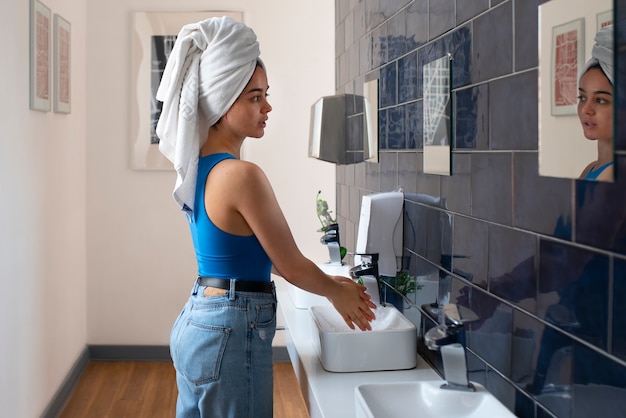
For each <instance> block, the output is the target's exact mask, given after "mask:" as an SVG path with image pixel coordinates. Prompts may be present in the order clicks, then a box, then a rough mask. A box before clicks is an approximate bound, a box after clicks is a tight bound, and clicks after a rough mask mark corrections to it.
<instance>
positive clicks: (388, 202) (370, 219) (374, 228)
mask: <svg viewBox="0 0 626 418" xmlns="http://www.w3.org/2000/svg"><path fill="white" fill-rule="evenodd" d="M403 208H404V193H403V192H401V191H395V192H381V193H373V194H369V195H365V196H363V199H362V202H361V215H360V218H359V229H358V232H357V241H356V251H355V253H356V255H355V257H354V263H355V265H359V264H361V263H362V256H361V255H359V254H368V255H371V254H378V273H379V275H380V276H387V277H395V276H396V273H397V272H398V271H399V270H400V268H401V261H402V245H403V242H402V237H403V225H404V224H403Z"/></svg>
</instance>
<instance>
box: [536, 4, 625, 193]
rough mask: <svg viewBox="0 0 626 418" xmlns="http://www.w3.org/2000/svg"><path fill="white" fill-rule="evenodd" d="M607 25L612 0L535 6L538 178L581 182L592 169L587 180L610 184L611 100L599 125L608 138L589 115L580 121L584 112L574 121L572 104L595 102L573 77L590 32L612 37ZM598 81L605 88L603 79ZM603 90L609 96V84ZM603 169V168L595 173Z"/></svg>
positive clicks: (584, 58) (586, 55)
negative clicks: (591, 179)
mask: <svg viewBox="0 0 626 418" xmlns="http://www.w3.org/2000/svg"><path fill="white" fill-rule="evenodd" d="M612 24H613V1H612V0H594V1H588V0H551V1H548V2H545V3H543V4H542V5H540V6H539V25H538V28H539V82H538V88H539V132H538V134H539V174H541V175H543V176H551V177H567V178H584V176H585V174H586V172H588V171H589V170H590V169H593V171H594V172H593V173H591V174H590V175H588V177H592V176H593V174H598V175H599V177H597V180H605V181H612V180H613V168H612V161H613V122H612V121H613V119H614V117H613V115H614V109H613V106H612V103H613V101H612V97H611V96H612V95H608V97H609V98H610V103H605V109H606V106H609V108H608V110H607V111H606V112H608V115H609V116H610V122H609V123H608V124H605V125H608V128H606V129H608V135H606V134H605V135H602V134H599V133H597V131H598V127H597V126H595V125H600V126H601V123H597V120H596V117H595V116H594V117H591V116H586V114H587V113H588V112H586V111H585V110H582V109H581V116H579V105H578V103H579V97H580V98H582V100H583V101H585V102H588V103H591V102H593V101H597V100H596V97H592V96H591V95H590V94H591V92H587V91H586V90H585V89H584V86H583V85H579V82H580V81H582V78H579V77H580V75H581V72H582V71H583V70H586V69H587V66H586V63H587V62H588V60H589V59H590V58H591V57H592V49H593V47H594V44H595V43H596V41H595V38H596V33H597V32H598V31H599V30H600V29H602V28H604V27H606V26H608V27H609V29H605V30H604V31H603V33H606V32H607V31H611V33H612ZM600 36H602V35H600ZM610 48H611V49H610V50H607V51H608V52H607V54H610V55H611V58H610V59H607V60H605V61H607V63H608V64H607V65H609V64H610V68H611V71H610V72H611V73H612V67H613V54H612V49H613V42H612V40H611V42H610ZM609 61H610V62H609ZM603 73H604V69H603V70H602V73H601V74H603ZM585 74H587V71H585ZM604 77H605V83H606V81H608V78H606V75H605V76H604ZM611 77H612V74H611ZM607 86H608V88H609V89H610V91H611V92H612V89H613V88H612V83H609V84H607ZM579 89H582V90H579ZM588 90H590V88H588ZM594 94H595V93H594ZM588 95H589V99H590V100H587V96H588ZM597 97H600V96H597ZM598 103H599V102H598ZM581 106H582V102H581ZM593 112H594V114H595V113H596V111H595V110H594V111H593ZM585 119H587V120H585ZM592 125H593V128H590V126H592ZM583 128H584V129H583ZM606 129H605V130H604V132H607V130H606ZM594 131H595V132H594ZM603 139H604V140H603ZM605 164H607V167H608V168H607V170H605V172H604V174H600V173H601V172H602V171H603V168H604V166H605Z"/></svg>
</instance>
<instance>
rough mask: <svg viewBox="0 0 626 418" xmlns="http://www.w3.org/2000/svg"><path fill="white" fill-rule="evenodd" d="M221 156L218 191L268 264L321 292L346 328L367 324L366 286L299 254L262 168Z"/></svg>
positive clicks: (366, 326) (371, 316)
mask: <svg viewBox="0 0 626 418" xmlns="http://www.w3.org/2000/svg"><path fill="white" fill-rule="evenodd" d="M227 162H228V164H224V166H223V167H221V168H223V170H222V169H220V170H219V175H220V180H219V183H221V184H222V185H226V184H227V185H228V187H225V188H224V189H223V191H222V196H223V195H226V199H224V200H225V202H224V203H226V204H227V205H228V206H230V207H231V208H232V210H233V211H235V212H237V213H238V214H239V215H240V216H241V218H242V219H243V220H245V223H246V224H247V225H248V226H249V228H250V230H251V232H252V233H254V234H255V235H256V237H257V239H258V240H259V242H260V243H261V245H262V246H263V249H264V250H265V252H266V253H267V255H268V256H269V258H270V260H271V261H272V264H273V266H274V269H275V270H276V271H277V272H279V274H280V275H281V276H282V277H284V278H285V279H286V280H287V281H289V282H290V283H292V284H294V285H295V286H298V287H300V288H302V289H304V290H306V291H309V292H312V293H316V294H318V295H322V296H326V297H327V298H328V299H329V300H330V301H331V303H332V304H333V306H334V307H335V308H336V309H337V311H338V312H339V313H340V314H341V316H342V317H343V318H344V320H345V321H346V323H347V324H348V326H350V328H354V325H353V324H355V325H356V326H358V327H359V328H360V329H362V330H365V329H371V327H370V324H369V322H370V321H371V320H372V319H374V314H373V312H372V311H371V308H375V307H376V306H375V305H374V304H373V303H372V302H371V301H370V297H369V295H367V294H366V293H365V289H366V288H365V287H364V286H361V285H358V284H356V283H354V282H353V281H352V280H350V279H347V278H341V277H333V276H328V275H326V274H325V273H324V272H322V271H321V270H320V269H319V268H318V267H317V266H316V265H315V263H313V262H312V261H311V260H309V259H307V258H306V257H304V255H303V254H302V253H301V252H300V250H299V249H298V247H297V245H296V243H295V240H294V239H293V236H292V234H291V230H290V229H289V226H288V224H287V221H286V220H285V217H284V215H283V212H282V210H281V209H280V206H279V205H278V201H277V200H276V197H275V195H274V191H273V190H272V187H271V185H270V183H269V181H268V179H267V177H266V176H265V174H264V173H263V171H262V170H261V169H260V168H259V167H258V166H256V165H254V164H252V163H249V162H245V161H237V160H230V161H227ZM229 166H230V167H229ZM216 168H218V167H216ZM214 170H215V169H214ZM212 174H213V173H212Z"/></svg>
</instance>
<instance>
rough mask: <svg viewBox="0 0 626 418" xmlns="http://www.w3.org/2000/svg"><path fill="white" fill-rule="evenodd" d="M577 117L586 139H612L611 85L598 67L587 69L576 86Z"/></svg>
mask: <svg viewBox="0 0 626 418" xmlns="http://www.w3.org/2000/svg"><path fill="white" fill-rule="evenodd" d="M578 93H579V96H578V118H579V119H580V123H581V124H582V127H583V133H584V135H585V138H587V139H595V140H606V139H610V140H611V141H612V140H613V86H612V85H611V83H610V82H609V79H608V78H607V77H606V76H605V75H604V73H603V72H602V70H601V69H600V68H598V67H593V68H591V69H590V70H589V71H587V72H586V73H585V74H584V75H583V76H582V78H581V80H580V87H579V88H578Z"/></svg>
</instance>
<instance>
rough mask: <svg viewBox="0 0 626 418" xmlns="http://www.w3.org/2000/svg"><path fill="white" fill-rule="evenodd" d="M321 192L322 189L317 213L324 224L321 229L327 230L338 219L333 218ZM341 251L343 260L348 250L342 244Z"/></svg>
mask: <svg viewBox="0 0 626 418" xmlns="http://www.w3.org/2000/svg"><path fill="white" fill-rule="evenodd" d="M320 194H322V191H321V190H318V191H317V196H316V202H315V212H316V213H317V219H318V220H319V221H320V224H321V225H322V227H321V231H322V232H326V231H327V230H328V227H329V226H331V225H333V224H336V223H337V221H336V220H335V219H333V217H332V216H331V215H330V214H331V213H332V210H328V202H326V201H325V200H324V199H322V198H320ZM339 252H340V254H341V259H342V260H343V258H344V257H345V256H346V254H347V253H348V250H347V249H346V248H345V247H342V246H341V245H340V246H339Z"/></svg>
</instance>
